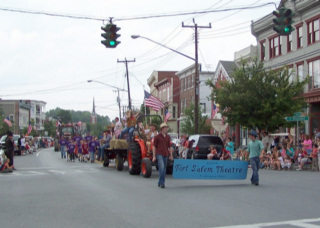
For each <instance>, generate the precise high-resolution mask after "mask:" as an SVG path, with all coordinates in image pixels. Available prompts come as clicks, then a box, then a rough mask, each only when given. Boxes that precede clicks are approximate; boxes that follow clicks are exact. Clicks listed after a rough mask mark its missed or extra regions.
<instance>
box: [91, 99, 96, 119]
mask: <svg viewBox="0 0 320 228" xmlns="http://www.w3.org/2000/svg"><path fill="white" fill-rule="evenodd" d="M91 123H92V124H96V123H97V114H96V106H95V104H94V97H93V108H92V113H91Z"/></svg>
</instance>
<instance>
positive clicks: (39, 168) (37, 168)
mask: <svg viewBox="0 0 320 228" xmlns="http://www.w3.org/2000/svg"><path fill="white" fill-rule="evenodd" d="M34 169H35V170H41V169H54V167H33V168H19V170H34Z"/></svg>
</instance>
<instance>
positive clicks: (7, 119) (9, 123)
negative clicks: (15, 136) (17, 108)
mask: <svg viewBox="0 0 320 228" xmlns="http://www.w3.org/2000/svg"><path fill="white" fill-rule="evenodd" d="M3 121H4V122H5V123H6V124H8V126H9V127H12V123H11V121H10V120H9V117H6V118H4V120H3Z"/></svg>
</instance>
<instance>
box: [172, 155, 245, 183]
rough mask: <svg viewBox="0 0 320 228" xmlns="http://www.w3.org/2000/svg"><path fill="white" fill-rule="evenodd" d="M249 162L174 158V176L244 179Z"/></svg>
mask: <svg viewBox="0 0 320 228" xmlns="http://www.w3.org/2000/svg"><path fill="white" fill-rule="evenodd" d="M247 172H248V162H245V161H220V160H192V159H190V160H188V159H187V160H185V159H174V164H173V177H174V178H177V179H215V180H244V179H246V178H247Z"/></svg>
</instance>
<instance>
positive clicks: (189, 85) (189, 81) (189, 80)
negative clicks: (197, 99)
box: [188, 76, 191, 88]
mask: <svg viewBox="0 0 320 228" xmlns="http://www.w3.org/2000/svg"><path fill="white" fill-rule="evenodd" d="M188 88H191V76H189V77H188Z"/></svg>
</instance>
